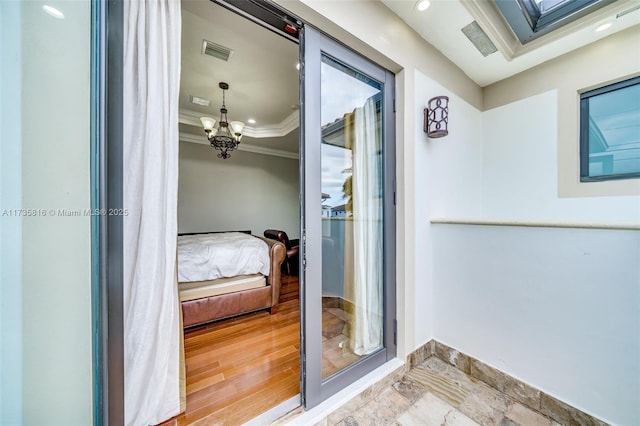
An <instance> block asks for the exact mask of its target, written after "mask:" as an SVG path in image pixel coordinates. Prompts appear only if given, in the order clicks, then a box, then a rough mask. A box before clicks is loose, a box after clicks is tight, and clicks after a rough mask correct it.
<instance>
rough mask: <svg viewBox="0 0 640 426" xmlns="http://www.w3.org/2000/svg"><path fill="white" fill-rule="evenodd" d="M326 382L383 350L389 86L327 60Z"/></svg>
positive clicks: (324, 190) (324, 112)
mask: <svg viewBox="0 0 640 426" xmlns="http://www.w3.org/2000/svg"><path fill="white" fill-rule="evenodd" d="M321 61H322V63H321V68H320V74H321V84H322V86H321V98H320V101H321V103H320V111H321V112H320V114H321V122H322V123H323V124H322V142H321V143H322V148H321V160H320V161H321V167H322V176H321V189H322V195H321V197H322V200H323V203H322V208H321V214H322V378H323V379H326V378H327V377H329V376H331V375H333V374H336V373H337V372H339V371H340V370H342V369H344V368H346V367H348V366H350V365H351V364H353V363H355V362H357V361H359V360H360V359H362V358H363V357H365V356H366V355H369V354H371V353H374V352H376V351H378V350H380V349H381V348H383V334H384V330H383V305H382V302H383V286H382V281H383V275H382V232H383V229H382V223H383V208H382V207H383V203H382V182H383V176H382V161H381V160H382V132H381V130H382V126H381V124H382V110H381V100H382V84H381V83H379V82H377V81H375V80H373V79H371V78H369V77H368V76H366V75H365V74H362V73H361V72H359V71H357V70H355V69H352V68H350V67H348V66H346V65H344V64H342V63H341V62H339V61H338V60H336V59H334V58H332V57H330V56H328V55H325V54H323V55H322V59H321Z"/></svg>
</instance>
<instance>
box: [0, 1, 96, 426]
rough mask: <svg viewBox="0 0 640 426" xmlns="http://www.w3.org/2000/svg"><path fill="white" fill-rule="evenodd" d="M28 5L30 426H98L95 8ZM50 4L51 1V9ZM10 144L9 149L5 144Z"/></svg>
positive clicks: (25, 228)
mask: <svg viewBox="0 0 640 426" xmlns="http://www.w3.org/2000/svg"><path fill="white" fill-rule="evenodd" d="M44 4H45V2H40V1H29V2H22V3H21V5H22V87H21V93H22V123H21V127H22V135H21V145H22V165H21V166H22V205H21V206H17V207H18V208H20V207H22V208H31V209H44V210H46V211H47V215H46V216H36V217H24V218H23V220H22V283H20V282H14V283H12V284H13V285H16V286H19V285H22V302H23V303H22V314H23V316H22V321H23V336H22V339H23V347H22V353H23V370H22V374H23V386H24V393H23V403H24V413H23V414H24V424H28V425H35V424H37V425H63V424H64V425H87V424H91V422H92V389H93V387H92V374H91V373H92V354H91V336H92V334H91V332H92V329H91V228H90V217H88V216H84V215H81V216H79V217H75V216H74V217H64V216H59V215H57V214H52V212H51V211H52V210H57V209H68V210H74V211H82V210H83V209H88V208H89V207H90V189H89V163H90V162H89V147H90V131H89V129H90V108H89V106H90V65H91V61H90V41H91V25H90V24H91V15H90V10H91V5H90V2H89V1H73V2H61V3H56V7H59V8H60V10H61V11H62V12H63V13H64V15H65V18H64V19H56V18H54V17H52V16H50V15H48V14H46V13H45V12H44V11H43V10H42V6H43V5H44ZM47 4H49V3H47ZM3 143H4V141H3Z"/></svg>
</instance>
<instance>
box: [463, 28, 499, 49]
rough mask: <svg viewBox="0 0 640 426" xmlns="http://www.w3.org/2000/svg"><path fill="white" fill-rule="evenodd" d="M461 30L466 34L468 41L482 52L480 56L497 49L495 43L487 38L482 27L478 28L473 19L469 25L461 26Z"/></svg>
mask: <svg viewBox="0 0 640 426" xmlns="http://www.w3.org/2000/svg"><path fill="white" fill-rule="evenodd" d="M461 31H462V33H463V34H464V35H466V36H467V38H468V39H469V41H470V42H471V43H473V45H474V46H475V47H476V49H478V51H479V52H480V53H482V56H484V57H487V56H489V55H491V54H492V53H495V52H497V51H498V48H497V47H496V45H495V44H493V42H492V41H491V40H489V37H487V34H486V33H485V32H484V31H483V30H482V28H480V25H478V23H477V22H476V21H473V22H472V23H470V24H469V25H467V26H465V27H463V28H462V30H461Z"/></svg>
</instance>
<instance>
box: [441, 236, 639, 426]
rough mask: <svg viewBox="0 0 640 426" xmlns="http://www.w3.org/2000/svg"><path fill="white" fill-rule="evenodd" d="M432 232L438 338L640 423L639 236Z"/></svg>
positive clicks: (597, 410) (583, 404)
mask: <svg viewBox="0 0 640 426" xmlns="http://www.w3.org/2000/svg"><path fill="white" fill-rule="evenodd" d="M433 228H434V229H433V238H434V246H435V247H436V249H435V250H434V253H433V257H434V264H435V274H434V282H435V289H434V293H433V298H434V300H435V301H436V303H435V318H436V320H435V330H436V332H435V337H436V339H437V340H439V341H441V342H443V343H446V344H448V345H450V346H452V347H454V348H457V349H459V350H461V351H462V352H465V353H467V354H470V355H472V356H473V357H476V358H478V359H480V360H482V361H484V362H486V363H488V364H490V365H492V366H494V367H496V368H498V369H500V370H502V371H504V372H507V373H508V374H510V375H512V376H514V377H517V378H518V379H521V380H523V381H524V382H526V383H529V384H531V385H533V386H535V387H536V388H539V389H541V390H543V391H545V392H547V393H549V394H551V395H553V396H555V397H557V398H559V399H561V400H563V401H565V402H567V403H569V404H571V405H573V406H575V407H577V408H579V409H582V410H583V411H585V412H587V413H590V414H592V415H595V416H597V417H599V418H601V419H602V420H605V421H607V422H610V423H612V424H620V425H637V424H640V404H639V403H638V402H639V401H638V395H640V332H639V330H640V305H639V304H638V301H639V300H640V285H639V284H640V266H639V265H640V231H623V230H596V229H557V228H527V227H495V226H473V225H471V226H469V225H434V227H433Z"/></svg>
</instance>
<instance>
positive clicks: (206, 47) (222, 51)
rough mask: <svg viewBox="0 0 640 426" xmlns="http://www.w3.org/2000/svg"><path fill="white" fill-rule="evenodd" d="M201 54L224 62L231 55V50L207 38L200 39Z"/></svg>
mask: <svg viewBox="0 0 640 426" xmlns="http://www.w3.org/2000/svg"><path fill="white" fill-rule="evenodd" d="M202 54H203V55H208V56H213V57H214V58H218V59H222V60H223V61H225V62H226V61H228V60H229V58H230V57H231V55H233V50H231V49H229V48H228V47H225V46H223V45H221V44H217V43H214V42H212V41H209V40H202Z"/></svg>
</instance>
